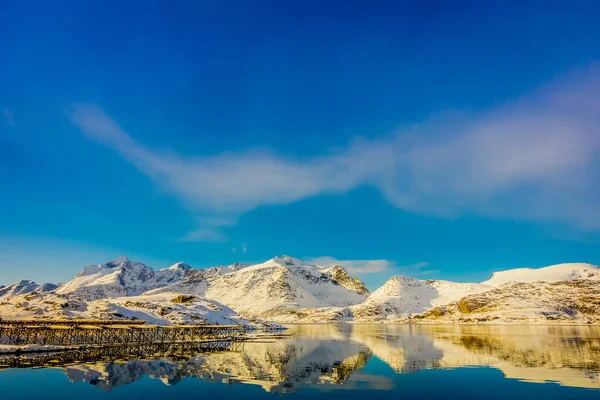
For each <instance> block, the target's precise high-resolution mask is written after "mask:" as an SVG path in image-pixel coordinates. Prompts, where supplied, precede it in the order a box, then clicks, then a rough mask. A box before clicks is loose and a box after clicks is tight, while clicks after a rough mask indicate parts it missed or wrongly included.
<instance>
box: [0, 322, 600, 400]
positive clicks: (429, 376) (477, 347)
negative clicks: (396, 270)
mask: <svg viewBox="0 0 600 400" xmlns="http://www.w3.org/2000/svg"><path fill="white" fill-rule="evenodd" d="M286 334H291V335H290V336H289V337H287V338H284V339H277V340H264V341H262V342H256V343H245V344H243V345H240V346H237V347H236V348H235V349H234V350H232V351H226V352H220V353H207V354H199V355H195V356H192V357H191V358H189V357H187V358H184V359H177V360H175V359H172V358H168V357H166V358H161V359H144V360H130V361H120V362H117V361H115V362H98V363H85V364H80V365H70V366H66V367H60V368H43V369H5V370H0V398H1V399H40V398H44V399H48V400H52V399H62V400H65V399H85V400H94V399H110V400H116V399H166V398H174V399H184V398H188V399H205V398H207V399H213V398H214V399H216V398H221V399H223V398H240V399H241V398H242V397H244V398H252V399H254V398H273V397H274V396H285V397H286V398H290V399H293V398H305V397H310V398H311V399H325V398H327V399H332V398H339V396H343V397H344V398H346V399H349V400H350V399H353V398H357V399H358V398H360V399H366V398H390V399H400V398H407V399H438V398H444V399H507V398H510V399H538V398H539V399H569V398H573V399H575V398H576V399H578V400H582V399H597V400H598V399H600V327H591V326H589V327H588V326H582V327H567V326H450V325H445V326H440V325H435V326H408V325H296V326H291V327H290V329H289V330H288V331H287V332H286ZM42 396H43V397H42Z"/></svg>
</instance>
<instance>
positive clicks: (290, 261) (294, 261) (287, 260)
mask: <svg viewBox="0 0 600 400" xmlns="http://www.w3.org/2000/svg"><path fill="white" fill-rule="evenodd" d="M267 262H272V263H274V264H278V265H304V262H302V260H300V259H298V258H294V257H290V256H286V255H282V256H281V257H279V256H277V257H274V258H272V259H270V260H269V261H267ZM265 264H266V263H265Z"/></svg>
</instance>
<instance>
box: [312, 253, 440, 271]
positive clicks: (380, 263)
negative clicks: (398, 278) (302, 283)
mask: <svg viewBox="0 0 600 400" xmlns="http://www.w3.org/2000/svg"><path fill="white" fill-rule="evenodd" d="M307 262H309V263H311V264H316V265H321V266H323V267H331V266H334V265H339V266H341V267H342V268H344V269H345V270H346V271H348V273H350V274H359V275H365V274H377V273H381V272H388V271H390V270H394V271H396V272H397V273H400V272H401V273H403V274H409V275H426V274H433V273H437V272H439V270H428V269H427V267H428V266H429V263H428V262H425V261H422V262H418V263H415V264H410V265H399V264H398V263H396V262H395V261H391V260H383V259H382V260H338V259H335V258H333V257H329V256H323V257H314V258H309V259H308V260H307Z"/></svg>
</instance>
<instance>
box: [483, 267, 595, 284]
mask: <svg viewBox="0 0 600 400" xmlns="http://www.w3.org/2000/svg"><path fill="white" fill-rule="evenodd" d="M582 279H583V280H593V281H600V268H598V267H597V266H595V265H591V264H584V263H567V264H557V265H551V266H549V267H543V268H537V269H532V268H517V269H509V270H507V271H500V272H494V273H493V274H492V277H491V278H490V279H489V280H487V281H485V282H482V284H483V285H488V286H500V285H503V284H505V283H511V282H522V283H529V282H561V281H574V280H582Z"/></svg>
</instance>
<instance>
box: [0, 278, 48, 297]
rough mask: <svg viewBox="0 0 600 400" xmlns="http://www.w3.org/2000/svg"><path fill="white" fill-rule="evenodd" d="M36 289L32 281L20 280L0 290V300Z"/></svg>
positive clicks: (36, 286) (35, 284)
mask: <svg viewBox="0 0 600 400" xmlns="http://www.w3.org/2000/svg"><path fill="white" fill-rule="evenodd" d="M38 287H39V285H38V284H37V283H35V282H34V281H30V280H21V281H19V282H15V283H13V284H12V285H8V286H4V287H3V288H0V298H3V297H12V296H18V295H22V294H28V293H31V292H33V291H34V290H35V289H37V288H38Z"/></svg>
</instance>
